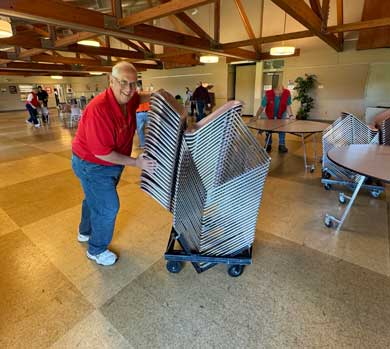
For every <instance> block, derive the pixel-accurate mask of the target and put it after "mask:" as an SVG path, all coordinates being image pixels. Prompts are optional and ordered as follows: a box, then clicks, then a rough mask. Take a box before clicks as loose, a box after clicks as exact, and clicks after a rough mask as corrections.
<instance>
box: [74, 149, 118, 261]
mask: <svg viewBox="0 0 390 349" xmlns="http://www.w3.org/2000/svg"><path fill="white" fill-rule="evenodd" d="M72 168H73V171H74V173H75V174H76V176H77V177H78V178H79V179H80V182H81V186H82V188H83V191H84V196H85V198H84V200H83V204H82V210H81V222H80V226H79V232H80V234H82V235H89V241H88V252H89V253H90V254H91V255H97V254H100V253H102V252H104V251H105V250H106V249H107V248H108V245H109V244H110V243H111V240H112V235H113V233H114V227H115V220H116V216H117V214H118V211H119V197H118V193H117V191H116V187H117V185H118V183H119V180H120V178H121V174H122V171H123V168H124V166H122V165H115V166H104V165H98V164H94V163H92V162H88V161H85V160H82V159H80V158H79V157H78V156H77V155H75V154H73V156H72Z"/></svg>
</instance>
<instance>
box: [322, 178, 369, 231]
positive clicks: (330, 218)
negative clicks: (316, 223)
mask: <svg viewBox="0 0 390 349" xmlns="http://www.w3.org/2000/svg"><path fill="white" fill-rule="evenodd" d="M365 180H366V177H365V176H361V177H360V180H359V182H358V184H357V186H356V188H355V190H354V192H353V194H352V197H351V198H349V202H348V205H347V207H346V208H345V210H344V212H343V214H342V216H341V218H340V219H337V218H336V217H334V216H331V215H329V214H326V215H325V218H324V223H325V225H326V226H327V227H328V228H331V227H332V226H333V222H336V224H337V229H336V233H339V231H340V229H341V227H342V226H343V224H344V221H345V219H346V218H347V216H348V214H349V211H350V210H351V207H352V205H353V203H354V202H355V199H356V197H357V195H358V193H359V191H360V188H361V187H362V185H363V183H364V181H365Z"/></svg>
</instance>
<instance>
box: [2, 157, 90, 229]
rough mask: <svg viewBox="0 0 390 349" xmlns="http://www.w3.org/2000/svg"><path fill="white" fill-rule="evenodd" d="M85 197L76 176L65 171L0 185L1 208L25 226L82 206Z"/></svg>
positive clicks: (66, 161) (69, 171) (70, 171)
mask: <svg viewBox="0 0 390 349" xmlns="http://www.w3.org/2000/svg"><path fill="white" fill-rule="evenodd" d="M48 156H54V155H48ZM56 158H60V157H59V156H57V157H56ZM61 160H63V161H65V163H67V164H68V168H69V167H70V163H69V161H68V160H67V159H65V158H61ZM38 174H39V172H38ZM83 197H84V195H83V193H82V190H81V187H80V183H79V181H78V179H77V177H76V176H75V175H74V174H73V171H72V170H66V171H62V172H58V173H53V174H51V175H49V176H42V177H39V178H36V179H33V180H30V181H26V182H21V183H18V184H14V185H11V186H7V187H3V188H1V189H0V207H2V208H3V210H4V211H5V212H6V213H7V214H8V215H9V216H10V217H11V218H12V220H14V221H15V222H16V223H17V224H18V225H19V226H23V225H26V224H29V223H32V222H35V221H38V220H40V219H42V218H46V217H49V216H51V215H53V214H56V213H58V212H61V211H63V210H65V209H67V208H69V207H73V206H75V205H79V204H80V202H81V201H82V199H83Z"/></svg>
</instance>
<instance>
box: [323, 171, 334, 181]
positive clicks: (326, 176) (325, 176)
mask: <svg viewBox="0 0 390 349" xmlns="http://www.w3.org/2000/svg"><path fill="white" fill-rule="evenodd" d="M330 177H332V175H331V174H330V173H329V172H328V171H326V170H325V171H322V178H325V179H330Z"/></svg>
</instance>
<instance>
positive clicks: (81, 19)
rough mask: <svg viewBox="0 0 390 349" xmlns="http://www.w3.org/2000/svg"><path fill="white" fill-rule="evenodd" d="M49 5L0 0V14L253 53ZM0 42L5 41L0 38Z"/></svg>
mask: <svg viewBox="0 0 390 349" xmlns="http://www.w3.org/2000/svg"><path fill="white" fill-rule="evenodd" d="M210 2H211V1H210ZM52 7H53V0H40V2H39V6H36V5H34V4H32V2H31V0H2V1H0V14H2V15H6V16H11V17H14V18H19V19H24V20H32V21H37V22H42V23H47V24H50V25H58V26H64V27H68V28H72V29H75V30H80V31H86V32H92V33H96V34H97V35H111V36H114V37H122V38H125V39H130V40H140V41H146V42H149V43H154V44H157V45H163V46H170V47H176V48H184V49H189V50H192V51H195V52H202V53H213V54H219V55H221V56H232V57H235V58H240V59H253V58H249V56H251V57H253V55H255V53H253V52H251V51H239V53H240V54H243V56H242V57H241V56H234V55H233V54H232V53H229V52H224V51H223V50H221V49H220V48H218V47H213V46H212V45H210V42H209V41H208V40H205V39H203V38H197V37H194V36H190V35H184V34H181V33H176V32H174V31H170V30H165V29H162V28H157V27H154V26H149V25H146V24H140V25H137V26H135V27H134V31H133V32H131V31H126V30H119V29H117V27H116V17H113V16H110V15H106V14H103V13H101V12H98V11H92V10H88V9H85V8H76V7H75V6H72V5H69V4H68V3H65V2H61V1H56V11H53V10H52ZM25 41H26V45H27V46H23V45H21V46H22V47H29V48H42V45H41V44H40V43H37V42H36V41H35V43H31V39H30V38H29V39H28V40H25ZM37 41H39V39H38V40H37ZM0 42H5V41H3V39H0ZM11 45H14V44H11ZM18 45H20V42H19V43H18ZM18 45H16V46H18ZM91 54H92V53H91Z"/></svg>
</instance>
